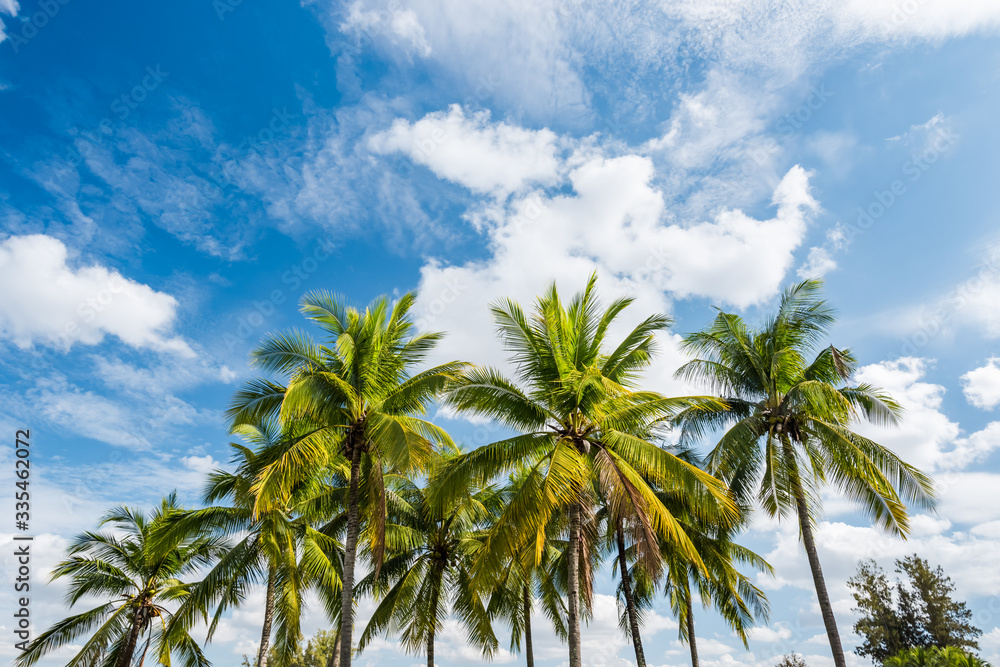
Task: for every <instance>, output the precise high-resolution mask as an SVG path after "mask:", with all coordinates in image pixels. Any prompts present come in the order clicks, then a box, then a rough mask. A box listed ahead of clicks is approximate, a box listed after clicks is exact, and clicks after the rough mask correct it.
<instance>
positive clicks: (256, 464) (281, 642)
mask: <svg viewBox="0 0 1000 667" xmlns="http://www.w3.org/2000/svg"><path fill="white" fill-rule="evenodd" d="M234 432H235V433H236V434H238V435H240V436H242V437H243V439H244V441H246V442H247V443H248V444H250V445H252V446H253V447H254V448H253V449H251V448H250V447H247V446H244V445H240V444H236V443H230V445H231V447H232V448H233V449H234V454H233V463H235V464H236V465H237V467H236V470H235V471H234V472H228V471H224V470H216V471H215V472H213V473H212V474H211V475H210V476H209V480H208V485H207V487H206V489H205V502H206V503H218V502H220V501H226V502H227V504H225V505H213V506H210V507H206V508H204V509H199V510H192V511H190V512H185V513H181V514H178V515H176V516H175V517H173V520H172V521H170V522H169V523H167V524H166V525H165V526H164V530H163V533H162V537H165V538H167V539H170V538H171V532H173V531H180V532H181V533H183V532H185V531H191V530H196V531H200V532H201V533H203V534H218V535H236V536H240V537H241V538H242V539H239V541H238V542H237V543H236V544H235V545H233V546H232V548H230V549H228V550H227V551H226V553H225V554H224V555H223V556H222V557H221V558H220V559H219V561H218V563H216V564H215V565H214V567H213V568H212V570H211V571H210V572H209V573H208V574H206V575H205V577H204V579H203V580H202V581H201V582H199V583H198V584H197V585H196V586H194V587H193V588H192V591H191V595H190V596H189V597H188V598H187V599H186V600H185V602H184V604H183V605H182V606H181V608H180V609H179V610H178V612H177V614H176V615H175V617H174V623H175V624H185V625H186V626H190V625H191V624H192V623H194V622H195V621H197V619H198V617H199V615H201V614H204V613H207V612H208V611H209V610H211V609H212V608H213V607H214V608H215V614H214V616H213V619H212V622H211V623H210V625H209V628H208V634H207V639H208V640H211V639H212V636H213V635H214V634H215V630H216V628H217V627H218V623H219V620H220V619H221V618H222V616H223V615H224V614H225V612H226V611H227V610H228V609H230V608H232V607H235V606H237V605H240V604H242V603H243V602H244V601H245V597H246V592H247V590H248V589H249V588H250V587H252V586H254V585H264V587H265V597H264V622H263V626H262V629H261V640H260V645H259V648H258V651H257V661H256V663H255V664H256V667H267V665H268V661H269V659H270V656H271V654H272V653H273V654H274V656H275V658H276V661H277V665H278V667H281V666H283V665H286V664H288V663H289V661H290V660H291V659H292V657H293V656H294V655H295V652H296V649H297V646H298V643H299V635H300V627H301V624H300V618H301V616H302V613H303V611H304V595H305V593H306V591H307V590H314V591H316V592H317V593H318V595H319V597H320V600H321V601H322V602H323V603H324V606H325V608H326V611H327V615H328V616H330V617H331V618H332V619H335V618H336V617H337V615H338V614H339V612H340V606H339V597H340V588H341V581H340V572H339V569H340V562H341V552H342V550H343V549H342V545H341V544H340V543H339V542H337V540H336V539H335V537H334V536H333V535H330V534H329V533H330V532H331V531H330V530H329V528H327V529H326V530H325V531H324V530H323V528H324V526H323V525H320V524H321V523H325V524H326V525H327V526H328V525H329V523H327V522H329V521H330V520H331V518H335V516H336V515H337V514H338V513H339V509H340V507H339V501H340V500H342V498H343V495H344V494H343V490H342V489H337V488H333V487H330V486H329V485H327V484H326V483H324V481H323V480H321V479H318V478H311V479H307V480H305V481H304V482H303V483H301V484H299V485H298V486H297V487H295V488H294V489H293V490H292V491H291V492H290V493H289V494H288V495H287V497H285V498H283V499H278V498H272V499H270V501H269V502H267V503H266V504H258V503H257V498H256V496H255V495H254V493H253V487H254V483H255V481H256V479H257V476H258V475H259V474H260V472H261V470H263V469H264V468H265V467H266V466H267V465H268V463H269V462H270V461H271V460H272V459H273V458H274V456H275V453H276V451H280V450H281V448H282V447H283V445H284V443H285V442H286V441H287V440H289V439H294V438H295V437H296V435H297V433H296V430H295V426H291V427H290V426H286V425H283V424H281V423H280V422H278V421H275V420H264V421H261V422H259V423H257V424H253V425H250V424H244V425H240V426H237V427H235V429H234ZM338 492H339V493H338ZM275 626H276V627H275ZM272 635H276V642H275V646H274V649H275V650H274V651H272V650H271V637H272Z"/></svg>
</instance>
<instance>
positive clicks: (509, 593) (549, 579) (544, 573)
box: [487, 470, 568, 667]
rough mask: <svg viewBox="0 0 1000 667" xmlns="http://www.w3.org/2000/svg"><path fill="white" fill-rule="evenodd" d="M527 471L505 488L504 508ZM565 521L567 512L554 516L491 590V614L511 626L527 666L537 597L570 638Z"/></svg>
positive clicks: (513, 645)
mask: <svg viewBox="0 0 1000 667" xmlns="http://www.w3.org/2000/svg"><path fill="white" fill-rule="evenodd" d="M526 472H527V471H523V470H522V471H518V473H517V474H513V475H511V476H510V478H509V480H508V483H507V485H506V486H505V487H504V488H503V489H502V491H501V493H502V494H503V501H502V504H501V508H502V507H503V506H506V504H507V502H509V500H510V498H511V497H512V496H513V495H514V493H515V492H516V490H517V488H518V486H519V485H520V484H521V483H522V482H523V481H524V479H525V478H526V474H525V473H526ZM498 517H499V514H497V516H494V517H492V519H491V520H492V521H496V519H497V518H498ZM563 524H565V516H564V515H563V514H559V515H556V516H554V517H553V520H552V521H550V522H549V525H548V526H547V527H546V529H545V530H544V531H543V532H542V533H541V534H536V536H535V539H533V540H532V541H530V542H528V543H526V544H524V545H523V546H522V548H521V550H520V553H519V554H518V555H517V556H516V557H515V558H512V559H511V560H510V562H509V563H508V564H507V566H506V567H505V568H504V573H505V574H504V576H503V577H502V578H501V579H500V580H499V581H498V582H497V583H496V585H495V588H494V589H493V590H492V591H491V592H490V599H489V605H488V607H487V612H488V613H489V615H490V618H492V619H494V620H496V619H499V620H501V621H503V622H504V623H506V625H507V626H508V627H509V628H510V650H511V651H519V652H523V653H524V657H525V662H526V664H527V667H534V664H535V654H534V646H533V644H532V625H531V622H532V616H533V613H534V609H535V602H536V599H537V602H538V606H539V607H540V609H541V611H542V613H543V614H544V615H545V616H546V617H547V618H548V619H549V621H550V623H551V624H552V629H553V631H554V632H555V635H556V637H558V638H559V639H561V640H563V641H566V640H567V638H568V635H567V632H566V605H565V603H564V602H563V598H562V595H563V593H564V589H562V588H561V584H562V583H564V582H565V576H563V577H560V576H559V575H560V574H561V573H563V572H565V564H564V560H563V552H564V551H565V544H564V543H563V542H564V541H560V540H559V539H558V535H559V534H560V533H563V532H565V526H564V525H563ZM539 554H541V555H540V556H539ZM536 595H537V598H536Z"/></svg>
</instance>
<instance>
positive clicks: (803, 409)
mask: <svg viewBox="0 0 1000 667" xmlns="http://www.w3.org/2000/svg"><path fill="white" fill-rule="evenodd" d="M821 287H822V283H820V282H819V281H806V282H803V283H799V284H798V285H794V286H792V287H790V288H789V289H788V290H786V291H785V294H784V296H783V297H782V300H781V305H780V306H779V308H778V312H777V313H776V314H775V315H774V316H773V317H771V318H769V319H767V320H766V321H765V322H764V323H763V324H762V325H761V326H759V327H757V328H752V327H750V326H749V325H747V324H746V323H745V322H744V321H743V319H742V318H741V317H740V316H739V315H735V314H732V313H724V312H720V313H719V314H718V316H717V317H716V318H715V321H714V322H713V323H712V324H711V325H710V326H709V327H708V328H706V329H705V330H703V331H700V332H697V333H694V334H691V335H689V336H687V337H685V339H684V347H685V349H686V350H687V351H688V352H690V353H692V354H693V355H696V356H698V357H699V358H696V359H694V360H693V361H690V362H688V363H686V364H684V365H683V366H682V367H681V368H680V369H679V370H678V371H677V376H678V377H680V378H682V379H685V380H689V381H693V382H700V383H704V384H707V385H708V386H710V387H712V388H713V390H714V391H715V392H717V393H718V395H719V397H720V399H721V402H720V404H719V407H717V408H716V407H712V406H709V405H699V406H697V407H692V408H689V409H687V410H684V411H683V412H682V413H681V414H680V415H678V417H677V419H676V420H675V421H676V423H677V424H678V425H679V426H681V427H682V432H683V441H684V442H688V441H691V442H693V441H695V440H697V439H699V438H702V437H704V436H706V435H708V434H709V433H712V432H714V431H716V430H718V429H721V428H728V430H727V431H726V432H725V433H724V434H723V436H722V438H721V439H720V440H719V442H718V444H717V445H716V446H715V448H714V449H713V450H712V452H711V453H710V454H709V457H708V467H709V470H711V471H712V472H714V473H716V474H719V475H721V476H722V477H723V479H725V480H726V481H727V482H728V483H729V484H730V488H731V489H732V491H733V492H734V493H735V494H736V496H737V497H738V498H739V500H740V502H741V503H742V504H744V505H750V504H752V503H754V502H758V503H759V504H760V505H761V506H762V507H763V508H764V509H765V510H766V511H767V513H768V514H769V515H771V516H780V517H784V516H789V515H794V514H795V513H797V512H799V507H800V506H804V507H805V511H806V512H807V514H808V519H809V520H810V521H811V522H812V521H815V519H816V516H815V513H816V510H817V508H818V506H819V503H818V498H819V485H820V484H822V483H824V482H830V483H832V484H833V485H834V486H836V487H838V488H839V489H840V491H841V492H842V493H844V494H845V495H846V496H847V497H848V498H850V499H852V500H854V501H856V502H857V503H858V504H859V505H860V507H861V509H862V510H863V511H865V512H866V513H867V514H868V515H869V516H870V517H871V518H872V520H873V521H874V522H875V523H876V524H878V525H879V526H881V527H882V528H884V529H886V530H887V531H889V532H891V533H894V534H898V535H905V534H906V532H907V531H908V529H909V519H908V515H907V511H906V504H905V503H906V502H909V503H912V504H915V505H917V506H919V507H930V506H932V505H933V488H932V484H931V481H930V479H929V478H928V477H927V476H926V475H925V474H924V473H922V472H920V471H919V470H917V469H916V468H914V467H913V466H911V465H909V464H907V463H905V462H903V461H902V460H901V459H899V457H897V456H896V455H895V454H894V453H893V452H892V451H891V450H889V449H888V448H886V447H883V446H881V445H879V444H878V443H876V442H873V441H871V440H869V439H867V438H865V437H863V436H861V435H859V434H858V433H857V432H855V431H853V430H852V426H853V423H854V422H855V421H856V420H858V419H865V420H868V421H870V422H872V423H874V424H878V425H892V424H895V423H896V421H897V418H898V415H899V414H900V408H899V406H898V405H897V404H896V403H895V402H894V401H893V400H892V398H891V397H889V396H887V395H886V394H884V393H883V392H881V391H880V390H878V389H876V388H875V387H871V386H868V385H864V384H861V385H857V386H851V385H850V384H848V381H849V380H850V378H851V375H852V373H853V370H854V367H855V360H854V358H853V357H852V356H851V354H850V352H849V351H848V350H843V349H839V348H836V347H833V346H827V347H824V348H822V349H821V350H820V351H819V353H818V354H816V356H815V357H814V358H812V360H810V359H809V357H810V356H811V355H812V354H813V353H814V352H813V348H814V346H816V345H817V344H819V342H820V341H821V340H822V339H823V337H824V336H825V334H826V333H827V331H828V329H829V328H830V326H831V325H832V324H833V322H834V318H833V312H832V311H831V309H830V308H829V306H828V305H827V304H826V302H825V301H823V300H822V299H820V298H819V292H820V289H821ZM800 499H801V500H802V501H803V502H802V503H801V504H800V503H799V502H798V501H799V500H800Z"/></svg>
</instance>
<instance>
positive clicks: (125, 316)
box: [0, 234, 194, 356]
mask: <svg viewBox="0 0 1000 667" xmlns="http://www.w3.org/2000/svg"><path fill="white" fill-rule="evenodd" d="M67 254H68V253H67V250H66V246H65V245H63V243H62V241H60V240H58V239H55V238H52V237H50V236H44V235H40V234H38V235H32V236H12V237H9V238H7V239H6V240H4V241H3V243H0V335H2V336H3V337H4V338H7V339H9V340H12V341H13V342H14V344H15V345H17V346H18V347H20V348H28V347H30V346H31V345H32V344H34V343H42V344H45V345H50V346H54V347H58V348H61V349H63V350H68V349H70V348H71V347H72V346H73V344H74V343H77V342H79V343H82V344H84V345H96V344H97V343H100V342H101V341H102V340H104V337H105V336H106V335H108V334H110V335H113V336H116V337H118V338H119V339H121V340H122V341H123V342H124V343H126V344H128V345H131V346H132V347H136V348H149V349H153V350H157V351H165V352H173V353H176V354H179V355H182V356H193V355H194V352H193V351H192V350H191V348H190V347H189V346H188V344H187V343H186V342H184V340H182V339H181V338H179V337H172V336H171V335H170V329H171V327H172V325H173V322H174V319H175V315H176V310H177V300H176V299H174V297H172V296H170V295H169V294H165V293H163V292H157V291H155V290H153V289H152V288H150V287H149V286H147V285H143V284H141V283H138V282H135V281H133V280H129V279H128V278H125V277H124V276H122V275H121V274H120V273H118V272H117V271H115V270H113V269H108V268H106V267H104V266H100V265H98V264H94V265H91V266H83V267H79V268H73V267H72V266H70V265H69V263H68V262H67Z"/></svg>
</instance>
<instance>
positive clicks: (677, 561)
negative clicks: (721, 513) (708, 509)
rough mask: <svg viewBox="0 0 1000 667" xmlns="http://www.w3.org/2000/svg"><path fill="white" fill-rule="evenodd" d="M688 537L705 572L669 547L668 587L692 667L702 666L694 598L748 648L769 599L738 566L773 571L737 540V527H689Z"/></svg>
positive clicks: (766, 609)
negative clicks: (718, 616)
mask: <svg viewBox="0 0 1000 667" xmlns="http://www.w3.org/2000/svg"><path fill="white" fill-rule="evenodd" d="M688 535H690V536H691V540H692V541H693V542H694V544H695V547H696V548H697V549H698V554H699V555H700V556H701V559H702V564H703V565H704V568H702V567H699V566H698V565H696V564H695V563H692V562H691V561H690V559H688V558H686V557H685V556H684V554H680V553H677V552H676V550H674V549H672V548H671V547H670V546H669V545H664V551H665V553H664V560H665V562H666V564H667V567H666V568H665V576H664V581H663V583H664V586H663V589H664V592H665V594H666V596H667V599H668V600H669V602H670V608H671V610H672V611H673V613H674V615H675V616H676V617H677V621H678V625H679V630H678V634H679V637H680V640H681V641H683V642H686V643H687V645H688V649H689V650H690V653H691V667H698V644H697V640H696V637H695V632H694V594H695V593H697V594H698V595H699V597H700V598H701V602H702V606H704V607H705V608H711V607H714V608H715V610H716V611H717V612H718V613H719V615H720V616H722V619H723V620H724V621H725V622H726V624H727V625H729V627H730V628H731V629H732V630H733V632H735V633H736V636H737V637H739V638H740V641H742V642H743V646H744V647H746V648H749V646H750V644H749V637H748V631H749V630H750V629H751V628H752V627H754V625H756V624H757V623H758V622H766V621H767V617H768V615H769V611H770V609H769V604H768V601H767V596H765V595H764V592H763V591H761V590H760V589H759V588H758V587H757V586H755V585H754V584H753V582H752V581H751V580H750V578H749V577H748V576H747V575H745V574H744V573H743V572H741V571H740V569H738V566H749V567H752V568H754V569H757V570H759V571H762V572H766V573H768V574H771V573H772V569H771V566H770V565H769V564H768V563H767V561H765V560H764V559H763V558H762V557H761V556H760V555H758V554H756V553H754V552H753V551H751V550H750V549H747V548H746V547H744V546H741V545H739V544H736V542H734V541H733V540H734V535H735V530H734V529H733V528H730V527H719V526H714V525H712V526H704V527H702V528H699V527H696V526H689V528H688ZM692 589H693V590H692Z"/></svg>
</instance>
